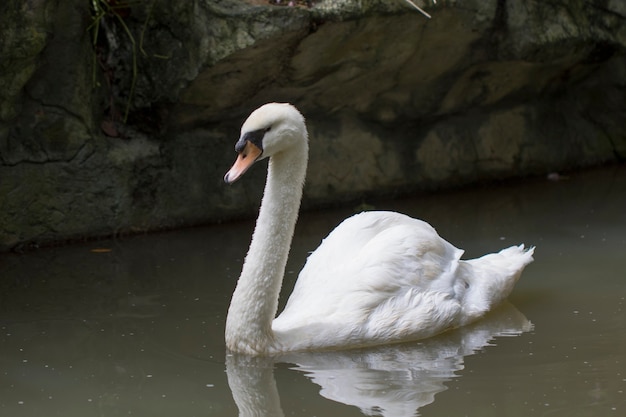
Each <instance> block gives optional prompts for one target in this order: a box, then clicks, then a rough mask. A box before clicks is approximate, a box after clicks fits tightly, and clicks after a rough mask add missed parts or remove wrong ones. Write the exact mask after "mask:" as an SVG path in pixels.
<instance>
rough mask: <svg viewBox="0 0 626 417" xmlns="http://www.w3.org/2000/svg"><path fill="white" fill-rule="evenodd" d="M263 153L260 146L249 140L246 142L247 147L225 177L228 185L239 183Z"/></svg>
mask: <svg viewBox="0 0 626 417" xmlns="http://www.w3.org/2000/svg"><path fill="white" fill-rule="evenodd" d="M262 153H263V151H262V150H261V149H260V148H259V147H258V146H256V145H255V144H253V143H252V142H250V141H249V140H248V141H246V145H245V146H244V148H243V150H242V151H241V152H239V155H238V156H237V160H235V163H234V164H233V166H232V167H231V168H230V169H229V170H228V172H227V173H226V175H224V181H225V182H226V184H232V183H233V182H235V181H237V180H238V179H239V177H241V176H242V175H243V174H245V173H246V171H247V170H248V168H250V167H251V166H252V164H254V163H255V162H256V160H257V159H259V157H260V156H261V154H262Z"/></svg>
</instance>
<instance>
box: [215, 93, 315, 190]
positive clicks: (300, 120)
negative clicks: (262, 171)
mask: <svg viewBox="0 0 626 417" xmlns="http://www.w3.org/2000/svg"><path fill="white" fill-rule="evenodd" d="M307 138H308V136H307V131H306V126H305V124H304V117H303V116H302V114H300V112H299V111H298V109H296V108H295V107H294V106H292V105H291V104H288V103H268V104H264V105H263V106H261V107H259V108H258V109H256V110H255V111H253V112H252V113H251V114H250V116H248V118H247V119H246V121H245V122H244V123H243V126H242V127H241V136H240V137H239V140H238V141H237V143H236V144H235V151H236V152H237V153H238V154H239V155H238V156H237V160H236V161H235V163H234V164H233V166H232V168H231V169H230V170H229V171H228V172H227V173H226V175H225V176H224V181H226V182H227V183H228V184H232V183H233V182H235V181H236V180H238V179H239V178H240V177H241V176H242V175H243V174H244V173H245V172H246V171H247V170H248V168H250V167H251V166H252V165H253V164H254V163H255V162H256V161H259V160H261V159H264V158H269V157H271V156H273V155H276V154H279V153H281V152H285V151H288V150H290V149H293V148H295V147H298V146H303V145H304V146H306V141H307Z"/></svg>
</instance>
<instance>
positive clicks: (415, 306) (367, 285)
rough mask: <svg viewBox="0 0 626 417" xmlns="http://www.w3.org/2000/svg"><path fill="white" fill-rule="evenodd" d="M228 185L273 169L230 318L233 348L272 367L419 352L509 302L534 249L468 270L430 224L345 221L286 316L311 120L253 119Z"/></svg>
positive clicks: (380, 216)
mask: <svg viewBox="0 0 626 417" xmlns="http://www.w3.org/2000/svg"><path fill="white" fill-rule="evenodd" d="M235 150H236V151H237V152H238V154H239V155H238V157H237V160H236V161H235V163H234V165H233V166H232V168H231V169H230V170H229V171H228V172H227V173H226V175H225V177H224V180H225V181H226V182H227V183H229V184H230V183H232V182H234V181H236V180H237V179H238V178H240V177H241V176H242V175H243V174H244V173H245V172H246V171H247V169H248V168H249V167H250V166H251V165H252V164H253V163H254V162H255V161H258V160H259V159H263V158H269V167H268V173H267V182H266V185H265V191H264V195H263V201H262V203H261V208H260V211H259V217H258V219H257V222H256V228H255V230H254V234H253V236H252V242H251V243H250V249H249V251H248V254H247V256H246V259H245V262H244V265H243V269H242V271H241V276H240V277H239V281H238V282H237V287H236V289H235V292H234V293H233V297H232V300H231V303H230V308H229V310H228V316H227V318H226V332H225V333H226V334H225V336H226V346H227V348H228V349H229V350H231V351H234V352H240V353H246V354H250V355H267V354H275V353H279V352H285V351H299V350H319V349H343V348H352V347H361V346H370V345H379V344H387V343H394V342H401V341H408V340H417V339H422V338H426V337H429V336H433V335H435V334H438V333H441V332H443V331H445V330H448V329H451V328H454V327H458V326H462V325H465V324H468V323H470V322H472V321H474V320H476V319H478V318H480V317H481V316H482V315H484V314H485V313H486V312H487V311H488V310H489V309H490V308H491V307H493V306H495V305H496V304H498V303H500V302H501V301H502V300H504V299H505V298H506V297H507V296H508V295H509V293H510V292H511V290H512V289H513V286H514V284H515V282H516V281H517V279H518V278H519V276H520V274H521V272H522V270H523V269H524V267H525V266H526V265H527V264H529V263H530V262H532V260H533V258H532V254H533V250H534V248H530V249H529V250H524V245H520V246H512V247H510V248H508V249H504V250H502V251H500V252H499V253H494V254H489V255H485V256H483V257H481V258H478V259H473V260H469V261H462V260H460V257H461V255H462V253H463V251H462V250H460V249H457V248H455V247H454V246H452V245H451V244H450V243H448V242H446V241H445V240H443V239H442V238H440V237H439V236H438V235H437V232H435V229H433V228H432V227H431V226H430V225H429V224H427V223H425V222H423V221H421V220H416V219H413V218H410V217H408V216H405V215H402V214H399V213H393V212H380V211H378V212H364V213H361V214H357V215H355V216H352V217H350V218H348V219H346V220H345V221H344V222H343V223H341V224H340V225H339V226H337V228H336V229H335V230H333V232H332V233H331V234H330V235H328V237H327V238H326V239H324V241H323V242H322V244H321V245H320V247H319V248H318V249H317V250H316V251H315V252H313V253H312V254H311V255H310V256H309V258H308V260H307V262H306V265H305V266H304V268H303V269H302V271H301V272H300V275H299V277H298V281H297V283H296V285H295V288H294V290H293V293H292V294H291V296H290V297H289V300H288V301H287V305H286V306H285V309H284V311H283V312H282V313H281V314H280V315H279V316H278V317H276V318H274V317H275V316H276V312H277V308H278V297H279V293H280V288H281V285H282V281H283V275H284V270H285V265H286V263H287V256H288V254H289V249H290V246H291V239H292V237H293V231H294V227H295V224H296V220H297V217H298V210H299V207H300V200H301V197H302V188H303V185H304V178H305V174H306V168H307V160H308V135H307V130H306V126H305V122H304V117H303V116H302V115H301V114H300V112H298V110H297V109H296V108H295V107H293V106H292V105H290V104H285V103H269V104H266V105H264V106H261V107H260V108H258V109H257V110H255V111H254V112H252V114H251V115H250V116H249V117H248V119H247V120H246V121H245V122H244V124H243V126H242V128H241V137H240V139H239V141H238V142H237V144H236V145H235Z"/></svg>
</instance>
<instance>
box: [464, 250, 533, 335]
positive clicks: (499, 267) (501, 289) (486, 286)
mask: <svg viewBox="0 0 626 417" xmlns="http://www.w3.org/2000/svg"><path fill="white" fill-rule="evenodd" d="M534 251H535V247H534V246H533V247H531V248H529V249H527V250H526V249H524V245H519V246H511V247H510V248H506V249H502V250H501V251H500V252H498V253H490V254H488V255H485V256H483V257H480V258H477V259H472V260H469V261H461V268H462V271H463V275H464V278H465V281H466V287H467V288H466V291H465V294H464V296H463V298H462V299H463V301H462V308H463V318H462V319H461V320H462V323H461V324H462V325H464V324H467V323H470V322H472V321H474V320H476V319H478V318H479V317H482V316H483V315H484V314H485V313H486V312H487V311H489V310H491V309H492V308H493V307H495V306H496V305H498V304H499V303H500V302H502V301H503V300H504V299H506V297H508V296H509V294H510V293H511V291H512V290H513V287H514V286H515V283H516V282H517V280H518V279H519V277H520V275H521V274H522V271H523V270H524V267H526V265H528V264H529V263H531V262H532V261H533V252H534Z"/></svg>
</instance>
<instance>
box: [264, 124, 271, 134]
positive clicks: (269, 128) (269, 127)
mask: <svg viewBox="0 0 626 417" xmlns="http://www.w3.org/2000/svg"><path fill="white" fill-rule="evenodd" d="M270 130H272V126H268V127H266V128H265V131H264V133H267V132H269V131H270Z"/></svg>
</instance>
